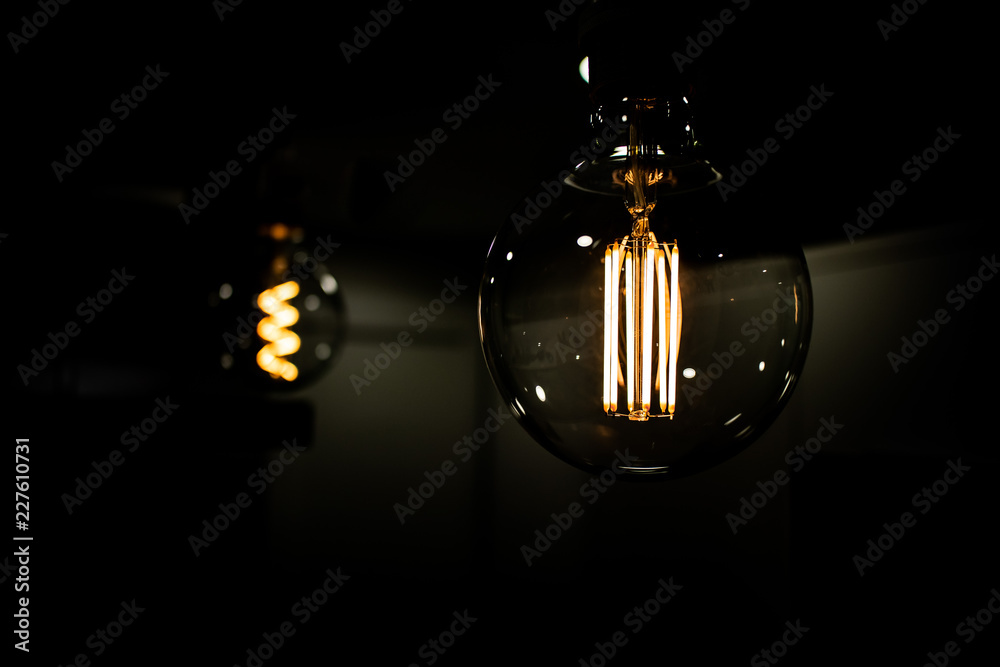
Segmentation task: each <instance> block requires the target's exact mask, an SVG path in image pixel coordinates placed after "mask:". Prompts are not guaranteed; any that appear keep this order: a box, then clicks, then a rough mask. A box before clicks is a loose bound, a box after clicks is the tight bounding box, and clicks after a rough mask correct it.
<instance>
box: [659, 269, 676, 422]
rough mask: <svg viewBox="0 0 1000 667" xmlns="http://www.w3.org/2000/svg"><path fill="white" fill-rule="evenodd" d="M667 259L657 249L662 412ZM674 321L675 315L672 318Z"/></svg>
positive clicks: (662, 404)
mask: <svg viewBox="0 0 1000 667" xmlns="http://www.w3.org/2000/svg"><path fill="white" fill-rule="evenodd" d="M666 267H667V259H666V253H665V252H664V251H663V250H661V249H657V251H656V282H657V290H656V294H657V297H658V299H657V304H656V305H657V310H658V311H659V316H660V317H659V322H658V324H659V327H658V331H659V334H660V335H659V342H660V349H659V351H658V352H657V355H656V360H657V362H658V363H657V366H658V369H657V376H656V377H657V386H659V388H660V412H666V411H667V382H666V379H667V350H668V349H672V348H667V268H666ZM670 319H671V321H673V317H671V318H670Z"/></svg>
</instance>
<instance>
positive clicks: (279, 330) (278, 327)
mask: <svg viewBox="0 0 1000 667" xmlns="http://www.w3.org/2000/svg"><path fill="white" fill-rule="evenodd" d="M298 293H299V284H298V283H297V282H295V281H294V280H289V281H288V282H286V283H282V284H280V285H278V286H277V287H273V288H271V289H268V290H264V291H263V292H261V293H260V296H259V297H258V298H257V305H258V306H260V309H261V310H263V311H264V312H265V313H267V315H268V316H267V317H265V318H264V319H262V320H261V321H260V323H259V324H258V325H257V334H258V335H259V336H260V337H261V338H263V339H264V340H266V341H267V344H265V345H264V347H262V348H261V349H260V351H259V352H258V353H257V365H258V366H260V367H261V368H262V369H264V370H265V371H267V372H268V373H270V374H271V377H273V378H278V377H280V378H282V379H284V380H287V381H289V382H291V381H292V380H294V379H295V378H297V377H298V376H299V369H298V368H296V366H295V364H293V363H292V362H290V361H288V360H287V359H282V357H287V356H288V355H290V354H294V353H295V352H297V351H298V349H299V337H298V336H297V335H296V334H295V333H293V332H292V331H290V330H289V329H288V327H290V326H291V325H293V324H295V323H296V322H298V320H299V311H298V310H296V309H295V308H294V307H293V306H291V305H290V304H289V303H288V300H289V299H291V298H293V297H294V296H296V295H297V294H298Z"/></svg>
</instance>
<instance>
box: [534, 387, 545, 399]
mask: <svg viewBox="0 0 1000 667" xmlns="http://www.w3.org/2000/svg"><path fill="white" fill-rule="evenodd" d="M535 396H537V397H538V400H540V401H541V402H542V403H544V402H545V390H544V389H542V387H541V386H540V385H536V386H535Z"/></svg>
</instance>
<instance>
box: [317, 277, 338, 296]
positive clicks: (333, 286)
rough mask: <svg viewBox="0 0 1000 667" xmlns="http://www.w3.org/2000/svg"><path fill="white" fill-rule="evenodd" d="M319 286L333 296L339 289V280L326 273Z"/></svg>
mask: <svg viewBox="0 0 1000 667" xmlns="http://www.w3.org/2000/svg"><path fill="white" fill-rule="evenodd" d="M319 286H320V289H322V290H323V291H324V292H326V293H327V294H333V293H334V292H336V291H337V288H338V285H337V279H336V278H334V277H333V276H331V275H330V274H329V273H324V274H323V277H322V278H320V279H319Z"/></svg>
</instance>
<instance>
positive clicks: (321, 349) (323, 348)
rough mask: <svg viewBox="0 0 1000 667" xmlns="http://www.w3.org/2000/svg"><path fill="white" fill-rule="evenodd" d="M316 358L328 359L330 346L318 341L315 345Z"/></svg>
mask: <svg viewBox="0 0 1000 667" xmlns="http://www.w3.org/2000/svg"><path fill="white" fill-rule="evenodd" d="M316 358H317V359H329V358H330V346H329V345H327V344H326V343H319V344H317V345H316Z"/></svg>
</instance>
